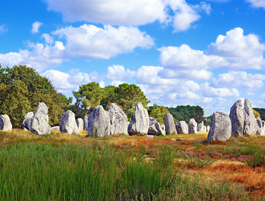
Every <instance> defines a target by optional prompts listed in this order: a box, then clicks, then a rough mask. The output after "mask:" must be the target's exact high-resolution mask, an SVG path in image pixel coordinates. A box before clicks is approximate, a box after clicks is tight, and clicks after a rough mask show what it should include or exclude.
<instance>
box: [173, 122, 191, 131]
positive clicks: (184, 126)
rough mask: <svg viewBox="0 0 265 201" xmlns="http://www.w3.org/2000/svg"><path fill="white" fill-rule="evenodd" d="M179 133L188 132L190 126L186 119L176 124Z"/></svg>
mask: <svg viewBox="0 0 265 201" xmlns="http://www.w3.org/2000/svg"><path fill="white" fill-rule="evenodd" d="M176 129H177V132H178V134H188V133H189V126H188V124H187V123H186V122H185V121H180V122H178V123H177V124H176Z"/></svg>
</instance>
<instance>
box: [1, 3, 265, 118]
mask: <svg viewBox="0 0 265 201" xmlns="http://www.w3.org/2000/svg"><path fill="white" fill-rule="evenodd" d="M0 8H1V12H0V63H1V64H2V67H6V66H9V67H12V66H13V65H17V64H26V65H28V66H30V67H32V68H34V69H36V70H37V71H38V72H39V73H40V74H41V75H42V76H46V77H47V78H49V79H50V80H51V81H52V83H53V85H54V86H55V88H56V89H57V90H58V91H59V92H62V93H63V94H65V95H66V96H73V95H72V91H75V90H77V89H78V86H79V85H81V84H86V83H88V82H92V81H95V82H99V83H100V85H101V86H102V87H103V86H107V85H111V84H112V85H119V84H120V83H124V82H127V83H131V84H137V85H138V86H139V87H140V88H141V89H142V90H143V91H144V93H145V94H146V96H147V98H148V99H149V100H150V101H151V104H153V103H156V104H158V105H163V106H174V107H175V106H177V105H187V104H190V105H200V106H202V107H203V108H204V111H205V114H206V115H209V114H211V113H212V112H214V111H220V112H229V109H230V107H231V106H232V104H233V103H234V102H235V101H237V100H238V99H242V98H248V99H249V100H250V101H251V102H252V105H253V106H254V107H265V90H264V80H265V74H264V69H265V57H264V53H265V22H264V19H265V0H242V1H240V0H206V1H191V0H112V1H109V0H101V1H98V0H1V1H0Z"/></svg>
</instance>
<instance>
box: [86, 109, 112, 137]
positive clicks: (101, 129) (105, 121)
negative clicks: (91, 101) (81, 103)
mask: <svg viewBox="0 0 265 201" xmlns="http://www.w3.org/2000/svg"><path fill="white" fill-rule="evenodd" d="M108 135H110V118H109V113H108V112H107V111H105V110H104V108H103V107H102V106H101V105H99V106H97V107H95V108H94V109H93V111H92V112H91V113H90V114H89V116H88V136H98V137H103V136H108Z"/></svg>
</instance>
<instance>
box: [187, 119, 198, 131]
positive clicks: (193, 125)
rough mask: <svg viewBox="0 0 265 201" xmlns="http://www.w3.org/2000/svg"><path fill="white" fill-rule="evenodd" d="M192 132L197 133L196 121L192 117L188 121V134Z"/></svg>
mask: <svg viewBox="0 0 265 201" xmlns="http://www.w3.org/2000/svg"><path fill="white" fill-rule="evenodd" d="M193 133H197V122H196V121H195V119H193V118H192V119H190V121H189V134H193Z"/></svg>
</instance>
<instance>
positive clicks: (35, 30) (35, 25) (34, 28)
mask: <svg viewBox="0 0 265 201" xmlns="http://www.w3.org/2000/svg"><path fill="white" fill-rule="evenodd" d="M41 25H42V23H41V22H38V21H36V22H34V23H33V24H32V29H31V33H39V28H40V27H41Z"/></svg>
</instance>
